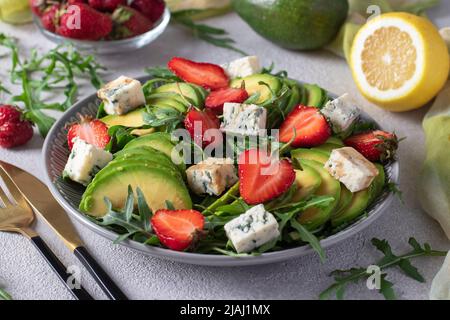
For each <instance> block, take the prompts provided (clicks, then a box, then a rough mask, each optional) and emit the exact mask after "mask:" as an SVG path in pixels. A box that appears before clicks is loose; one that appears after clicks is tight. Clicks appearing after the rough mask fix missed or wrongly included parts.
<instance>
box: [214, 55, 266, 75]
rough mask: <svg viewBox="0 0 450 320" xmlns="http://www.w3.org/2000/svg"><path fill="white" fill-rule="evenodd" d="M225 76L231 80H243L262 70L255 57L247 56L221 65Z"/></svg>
mask: <svg viewBox="0 0 450 320" xmlns="http://www.w3.org/2000/svg"><path fill="white" fill-rule="evenodd" d="M222 67H223V69H224V70H225V72H226V74H227V75H228V76H229V77H230V78H231V79H235V78H244V77H248V76H251V75H253V74H256V73H260V72H261V70H262V68H261V65H260V63H259V58H258V57H257V56H248V57H244V58H240V59H237V60H234V61H232V62H230V63H227V64H224V65H222Z"/></svg>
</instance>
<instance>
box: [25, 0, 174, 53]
mask: <svg viewBox="0 0 450 320" xmlns="http://www.w3.org/2000/svg"><path fill="white" fill-rule="evenodd" d="M30 6H31V8H32V11H33V18H34V21H35V23H36V25H37V26H38V28H39V30H40V31H41V32H42V34H43V35H44V36H45V37H46V38H47V39H49V40H51V41H53V42H55V43H58V44H60V43H65V42H70V43H72V44H73V45H74V47H76V48H77V49H79V50H83V51H89V52H95V53H97V54H112V53H121V52H126V51H129V50H136V49H140V48H142V47H144V46H146V45H148V44H150V43H151V42H152V41H154V40H155V39H156V38H158V37H159V36H160V35H161V34H162V33H163V32H164V30H165V29H166V27H167V25H168V24H169V21H170V11H169V10H168V9H167V8H166V6H165V3H164V1H163V0H133V1H131V2H130V1H127V0H30Z"/></svg>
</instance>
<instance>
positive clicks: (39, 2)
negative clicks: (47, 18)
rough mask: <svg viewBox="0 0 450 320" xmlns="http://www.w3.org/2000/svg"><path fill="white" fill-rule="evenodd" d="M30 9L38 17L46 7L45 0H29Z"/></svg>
mask: <svg viewBox="0 0 450 320" xmlns="http://www.w3.org/2000/svg"><path fill="white" fill-rule="evenodd" d="M29 4H30V8H31V11H32V12H33V13H34V14H35V15H37V16H38V17H40V16H42V15H43V14H44V11H45V9H46V8H47V2H46V1H45V0H29Z"/></svg>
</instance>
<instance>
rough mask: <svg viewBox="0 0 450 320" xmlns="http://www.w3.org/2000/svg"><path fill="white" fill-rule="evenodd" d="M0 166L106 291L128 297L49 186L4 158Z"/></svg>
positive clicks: (116, 298)
mask: <svg viewBox="0 0 450 320" xmlns="http://www.w3.org/2000/svg"><path fill="white" fill-rule="evenodd" d="M0 167H1V168H3V170H4V171H5V172H6V174H7V175H8V176H9V177H10V178H11V180H13V182H14V184H15V185H16V186H17V188H18V189H19V190H20V192H21V193H22V194H23V196H24V197H25V199H26V200H27V201H28V203H29V204H30V205H31V207H32V208H33V210H34V211H35V212H37V213H38V214H39V215H40V216H41V217H42V218H43V219H44V220H45V221H46V222H47V223H48V224H49V225H50V227H51V228H52V229H53V230H54V231H55V233H56V234H57V235H58V237H59V238H60V239H61V240H63V242H64V244H65V245H66V247H67V248H69V250H70V251H72V252H73V253H74V255H75V256H76V257H77V258H78V259H79V260H80V262H81V263H82V264H83V265H84V266H85V267H86V268H87V270H88V271H89V273H90V274H91V275H92V276H93V278H94V279H95V281H96V282H97V284H98V285H99V286H100V287H101V288H102V290H103V292H105V294H106V295H107V296H108V297H109V298H110V299H112V300H127V297H126V296H125V294H124V293H123V292H122V291H121V290H120V289H119V287H118V286H117V285H116V284H115V283H114V281H113V280H112V279H111V278H110V277H109V275H108V274H107V273H106V272H105V271H104V270H103V268H102V267H101V266H100V265H99V264H98V263H97V261H95V259H94V258H93V257H92V256H91V254H90V253H89V252H88V250H87V249H86V248H85V246H84V244H83V242H82V241H81V239H80V237H79V236H78V234H77V232H76V230H75V228H74V226H73V224H72V222H71V221H70V219H69V217H68V216H67V213H66V212H65V211H64V209H63V208H61V206H60V205H59V204H58V203H57V202H56V200H55V199H54V198H53V195H52V194H51V193H50V190H49V189H48V188H47V186H46V185H45V184H44V183H42V182H41V181H40V180H39V179H38V178H36V177H35V176H33V175H31V174H30V173H28V172H26V171H24V170H22V169H20V168H17V167H16V166H13V165H12V164H9V163H6V162H4V161H1V160H0Z"/></svg>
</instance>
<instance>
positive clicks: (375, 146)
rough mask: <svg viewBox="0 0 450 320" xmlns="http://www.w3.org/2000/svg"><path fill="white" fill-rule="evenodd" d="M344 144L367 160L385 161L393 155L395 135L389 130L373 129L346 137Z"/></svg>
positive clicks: (395, 147)
mask: <svg viewBox="0 0 450 320" xmlns="http://www.w3.org/2000/svg"><path fill="white" fill-rule="evenodd" d="M344 143H345V145H347V146H350V147H353V148H355V149H356V150H357V151H358V152H359V153H361V154H362V155H363V156H364V157H366V158H367V160H370V161H386V160H389V159H393V158H394V157H395V152H396V151H397V148H398V139H397V136H396V135H395V134H393V133H390V132H385V131H381V130H374V131H369V132H364V133H360V134H357V135H354V136H351V137H349V138H347V139H346V140H345V141H344Z"/></svg>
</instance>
